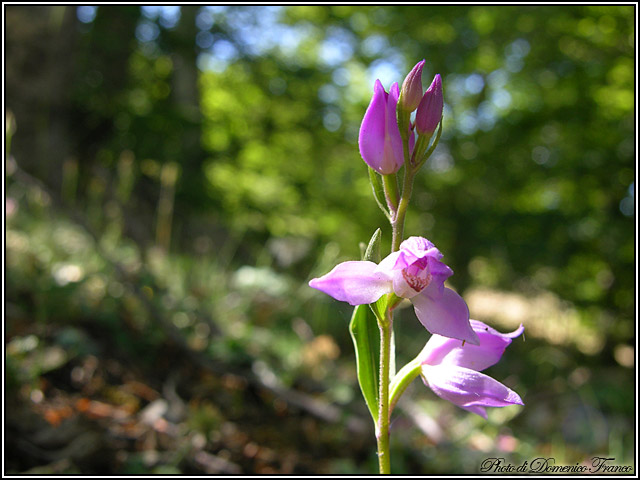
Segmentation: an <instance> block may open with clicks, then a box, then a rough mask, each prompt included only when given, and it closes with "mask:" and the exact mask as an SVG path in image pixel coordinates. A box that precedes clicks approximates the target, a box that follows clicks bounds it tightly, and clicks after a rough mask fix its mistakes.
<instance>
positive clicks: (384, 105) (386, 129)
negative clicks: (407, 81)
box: [358, 80, 404, 175]
mask: <svg viewBox="0 0 640 480" xmlns="http://www.w3.org/2000/svg"><path fill="white" fill-rule="evenodd" d="M399 95H400V89H399V88H398V84H397V83H394V84H393V85H392V86H391V88H390V89H389V93H387V92H386V91H385V89H384V87H383V86H382V83H380V80H376V83H375V86H374V89H373V98H372V99H371V103H370V104H369V107H368V108H367V111H366V113H365V114H364V118H363V119H362V124H361V125H360V134H359V136H358V145H359V147H360V155H362V158H363V160H364V161H365V162H366V163H367V165H369V166H370V167H371V168H373V169H374V170H375V171H377V172H378V173H381V174H382V175H389V174H392V173H396V172H397V171H398V169H399V168H400V167H401V166H402V164H403V163H404V150H403V147H402V137H401V136H400V130H399V129H398V120H397V118H396V108H397V105H398V96H399Z"/></svg>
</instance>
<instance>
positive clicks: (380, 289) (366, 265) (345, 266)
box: [309, 261, 392, 305]
mask: <svg viewBox="0 0 640 480" xmlns="http://www.w3.org/2000/svg"><path fill="white" fill-rule="evenodd" d="M377 267H378V266H377V265H376V264H375V263H373V262H357V261H352V262H344V263H340V264H338V265H336V266H335V267H334V268H333V270H331V271H330V272H329V273H327V274H326V275H323V276H322V277H320V278H314V279H313V280H311V281H310V282H309V286H310V287H312V288H315V289H317V290H320V291H322V292H324V293H326V294H327V295H331V296H332V297H333V298H335V299H336V300H340V301H341V302H348V303H349V304H350V305H364V304H368V303H373V302H375V301H376V300H378V299H379V298H380V297H381V296H382V295H384V294H385V293H390V292H391V291H392V288H391V279H390V278H389V276H388V275H386V274H385V273H384V272H380V271H378V270H377Z"/></svg>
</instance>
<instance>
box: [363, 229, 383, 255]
mask: <svg viewBox="0 0 640 480" xmlns="http://www.w3.org/2000/svg"><path fill="white" fill-rule="evenodd" d="M381 240H382V230H380V229H379V228H378V229H377V230H376V231H375V232H373V236H372V237H371V240H369V246H368V247H367V249H366V250H365V252H364V254H363V255H362V259H363V260H367V261H369V262H374V263H380V258H381V257H380V241H381Z"/></svg>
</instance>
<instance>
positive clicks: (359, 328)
mask: <svg viewBox="0 0 640 480" xmlns="http://www.w3.org/2000/svg"><path fill="white" fill-rule="evenodd" d="M381 235H382V232H381V231H380V229H377V230H376V231H375V232H374V234H373V236H372V237H371V240H370V241H369V245H368V247H367V249H366V251H365V253H364V255H363V260H366V261H372V262H379V261H380V239H381ZM349 332H350V333H351V338H352V339H353V345H354V347H355V351H356V369H357V375H358V383H359V384H360V390H362V395H363V396H364V400H365V402H366V403H367V407H369V411H370V412H371V416H372V417H373V421H374V422H377V421H378V358H379V356H380V353H379V350H380V346H379V343H380V337H379V333H378V321H377V319H376V317H375V315H374V314H373V310H372V309H371V308H369V306H368V305H358V306H357V307H356V308H355V309H354V310H353V316H352V317H351V323H350V324H349Z"/></svg>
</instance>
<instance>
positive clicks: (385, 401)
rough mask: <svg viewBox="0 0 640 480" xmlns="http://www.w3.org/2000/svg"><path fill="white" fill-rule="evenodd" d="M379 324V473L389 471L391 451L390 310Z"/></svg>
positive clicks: (391, 321) (377, 427)
mask: <svg viewBox="0 0 640 480" xmlns="http://www.w3.org/2000/svg"><path fill="white" fill-rule="evenodd" d="M379 325H380V386H379V388H380V390H379V403H378V409H379V410H378V424H377V425H376V439H377V441H378V464H379V466H380V473H386V474H389V473H391V458H390V457H391V452H390V450H389V417H390V415H389V367H390V365H391V333H392V329H393V317H392V313H391V311H389V310H387V314H386V316H385V318H384V319H383V321H381V322H379Z"/></svg>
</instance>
